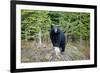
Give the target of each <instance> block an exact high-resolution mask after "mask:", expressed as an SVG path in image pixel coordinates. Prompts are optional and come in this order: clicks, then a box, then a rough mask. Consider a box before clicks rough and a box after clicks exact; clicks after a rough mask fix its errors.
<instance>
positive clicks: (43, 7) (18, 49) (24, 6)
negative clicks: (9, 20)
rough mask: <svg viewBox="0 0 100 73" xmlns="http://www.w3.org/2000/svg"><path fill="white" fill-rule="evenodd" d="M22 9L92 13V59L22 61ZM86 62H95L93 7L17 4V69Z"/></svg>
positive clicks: (84, 63)
mask: <svg viewBox="0 0 100 73" xmlns="http://www.w3.org/2000/svg"><path fill="white" fill-rule="evenodd" d="M21 9H28V10H50V11H64V12H88V13H90V60H80V61H61V62H39V63H37V62H35V63H21ZM86 64H94V10H93V9H84V8H69V7H66V8H65V7H52V6H35V5H16V68H17V69H21V68H39V67H54V66H72V65H86Z"/></svg>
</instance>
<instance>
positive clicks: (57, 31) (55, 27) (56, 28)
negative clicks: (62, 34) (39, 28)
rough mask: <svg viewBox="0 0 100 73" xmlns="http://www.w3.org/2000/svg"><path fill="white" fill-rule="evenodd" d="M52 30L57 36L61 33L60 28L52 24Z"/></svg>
mask: <svg viewBox="0 0 100 73" xmlns="http://www.w3.org/2000/svg"><path fill="white" fill-rule="evenodd" d="M51 29H52V31H53V32H54V33H55V34H57V33H59V26H58V25H54V24H52V25H51Z"/></svg>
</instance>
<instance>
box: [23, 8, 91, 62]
mask: <svg viewBox="0 0 100 73" xmlns="http://www.w3.org/2000/svg"><path fill="white" fill-rule="evenodd" d="M53 24H55V25H57V26H58V27H59V28H60V29H61V30H62V31H63V32H64V33H65V36H66V38H67V39H66V42H67V43H66V52H65V55H64V56H63V57H62V56H61V55H59V57H56V56H55V57H54V56H52V51H51V50H52V43H51V40H50V35H49V34H50V30H51V28H50V27H51V25H53ZM21 55H22V56H21V61H22V62H44V61H60V60H61V61H62V60H66V61H68V60H86V59H89V58H90V13H83V12H62V11H45V10H24V9H23V10H21Z"/></svg>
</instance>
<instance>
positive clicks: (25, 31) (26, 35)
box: [25, 31, 27, 41]
mask: <svg viewBox="0 0 100 73" xmlns="http://www.w3.org/2000/svg"><path fill="white" fill-rule="evenodd" d="M25 41H27V31H25Z"/></svg>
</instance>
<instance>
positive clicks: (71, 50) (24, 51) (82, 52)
mask: <svg viewBox="0 0 100 73" xmlns="http://www.w3.org/2000/svg"><path fill="white" fill-rule="evenodd" d="M78 44H79V42H77V43H76V42H68V43H67V44H66V49H65V53H64V55H61V54H59V55H57V56H56V55H55V54H53V53H54V51H53V49H52V44H51V42H48V43H46V42H45V43H43V44H42V46H41V47H38V44H37V43H36V42H35V41H21V62H23V63H26V62H48V61H71V60H87V59H90V48H89V46H88V47H87V46H85V45H82V46H79V45H78Z"/></svg>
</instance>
